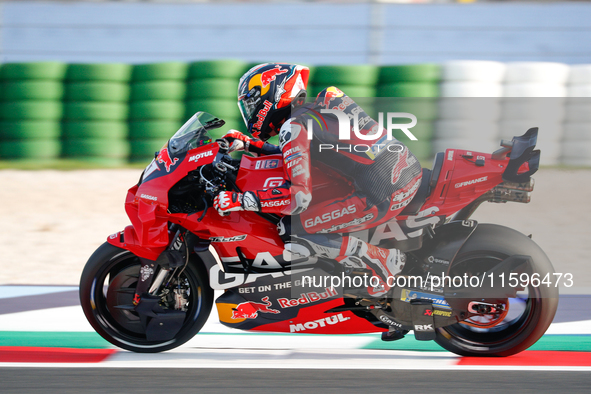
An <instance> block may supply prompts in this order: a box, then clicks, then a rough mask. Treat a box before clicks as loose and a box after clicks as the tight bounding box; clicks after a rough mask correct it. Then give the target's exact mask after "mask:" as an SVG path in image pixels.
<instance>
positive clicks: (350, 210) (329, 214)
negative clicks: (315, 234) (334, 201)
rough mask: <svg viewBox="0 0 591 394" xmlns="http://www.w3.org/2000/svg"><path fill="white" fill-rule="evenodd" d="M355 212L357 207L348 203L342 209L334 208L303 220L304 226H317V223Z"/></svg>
mask: <svg viewBox="0 0 591 394" xmlns="http://www.w3.org/2000/svg"><path fill="white" fill-rule="evenodd" d="M355 212H357V208H356V207H355V205H349V206H348V207H345V208H343V209H336V210H334V211H332V212H327V213H325V214H323V215H321V216H316V217H315V218H314V219H307V220H306V221H305V222H304V226H305V227H306V228H310V227H313V226H317V225H319V224H323V223H327V222H330V221H331V220H335V219H338V218H342V217H343V216H346V215H351V214H353V213H355Z"/></svg>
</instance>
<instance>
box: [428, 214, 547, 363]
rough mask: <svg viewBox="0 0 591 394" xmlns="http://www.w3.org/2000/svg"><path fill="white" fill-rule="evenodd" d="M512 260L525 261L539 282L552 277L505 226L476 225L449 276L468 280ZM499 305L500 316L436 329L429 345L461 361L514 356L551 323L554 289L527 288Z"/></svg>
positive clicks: (540, 257)
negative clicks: (528, 259)
mask: <svg viewBox="0 0 591 394" xmlns="http://www.w3.org/2000/svg"><path fill="white" fill-rule="evenodd" d="M514 255H526V256H531V257H532V261H533V273H537V274H539V275H540V277H541V278H544V276H545V275H546V274H550V276H552V273H553V272H554V269H553V268H552V264H551V263H550V261H549V260H548V257H547V256H546V254H545V253H544V252H543V251H542V250H541V249H540V247H539V246H538V245H536V244H535V243H534V242H533V241H532V240H531V239H530V238H528V237H526V236H525V235H523V234H521V233H519V232H517V231H515V230H512V229H509V228H507V227H502V226H497V225H491V224H482V225H479V226H478V227H477V228H476V230H475V231H474V233H473V234H472V236H471V237H470V238H469V239H468V240H467V241H466V243H465V244H464V246H463V247H462V249H461V250H460V251H459V252H458V255H457V256H456V258H455V260H454V262H453V265H452V266H451V267H450V271H449V276H452V277H453V276H456V275H459V276H463V275H464V274H465V273H467V274H468V276H470V277H471V276H478V275H482V274H483V273H484V272H486V271H487V270H488V269H491V268H492V267H494V266H495V265H497V264H499V263H500V262H501V261H503V260H504V259H506V258H508V257H510V256H514ZM530 277H531V275H530ZM497 279H498V278H497ZM507 285H508V284H507V282H505V286H507ZM498 286H500V282H499V284H498ZM477 292H478V289H475V299H477V297H478V293H477ZM499 302H500V303H502V304H504V305H505V309H506V310H505V311H499V312H498V313H491V314H489V315H482V316H478V317H472V318H470V319H467V320H466V321H464V322H460V323H458V324H453V325H451V326H447V327H442V328H439V329H438V331H437V338H436V339H435V341H436V342H437V343H438V344H439V345H440V346H442V347H443V348H445V349H447V350H449V351H451V352H454V353H456V354H460V355H462V356H510V355H513V354H516V353H519V352H521V351H523V350H525V349H527V348H528V347H530V346H531V345H533V344H534V343H535V342H536V341H537V340H538V339H540V337H541V336H542V335H544V333H545V332H546V330H547V329H548V327H549V326H550V323H552V320H553V319H554V315H555V313H556V309H557V307H558V288H556V287H554V284H552V285H551V286H547V285H543V284H542V285H540V286H531V285H529V286H526V287H524V289H523V291H519V292H518V293H517V295H516V297H514V298H505V299H502V300H499Z"/></svg>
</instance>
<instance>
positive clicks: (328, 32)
mask: <svg viewBox="0 0 591 394" xmlns="http://www.w3.org/2000/svg"><path fill="white" fill-rule="evenodd" d="M0 17H1V30H0V61H1V62H14V61H35V60H49V59H53V60H63V61H67V62H129V63H142V62H151V61H163V60H171V59H175V60H199V59H211V58H240V59H244V60H249V61H262V60H264V61H270V60H272V61H294V62H300V63H310V64H330V63H333V64H337V63H367V62H374V63H381V64H393V63H413V62H440V61H444V60H450V59H491V60H500V61H516V60H532V61H557V62H564V63H573V64H574V63H591V4H589V3H564V2H562V3H547V4H546V3H542V4H499V3H481V4H469V5H465V4H419V5H399V4H380V3H377V4H375V3H374V4H370V3H358V4H350V3H345V4H339V3H328V4H327V3H282V4H277V3H220V4H214V3H193V4H187V3H180V4H170V3H142V2H99V3H94V2H90V3H88V2H48V1H46V2H33V1H5V2H4V4H3V6H2V11H1V16H0Z"/></svg>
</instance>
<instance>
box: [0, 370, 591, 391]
mask: <svg viewBox="0 0 591 394" xmlns="http://www.w3.org/2000/svg"><path fill="white" fill-rule="evenodd" d="M0 382H1V388H0V392H2V393H37V392H39V393H41V392H43V393H47V392H59V393H64V394H69V393H76V394H79V393H101V394H104V393H156V392H169V393H228V392H229V391H236V392H238V393H261V394H266V393H269V394H276V393H327V392H332V393H356V394H357V393H402V392H409V393H430V392H434V393H483V392H484V393H503V392H504V393H556V392H563V393H589V390H590V386H591V374H590V373H581V372H547V371H532V372H512V371H506V372H503V373H497V372H491V371H426V372H425V371H391V370H387V371H384V370H373V371H368V370H361V371H356V372H354V371H350V370H345V371H343V370H285V369H265V370H261V369H238V370H230V369H174V370H170V369H154V368H150V369H114V370H106V369H98V368H77V369H65V368H58V369H54V368H4V369H0Z"/></svg>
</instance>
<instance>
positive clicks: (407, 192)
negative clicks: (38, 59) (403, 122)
mask: <svg viewBox="0 0 591 394" xmlns="http://www.w3.org/2000/svg"><path fill="white" fill-rule="evenodd" d="M326 110H329V111H326ZM337 111H338V112H340V114H339V113H337ZM343 114H345V115H346V117H344V118H343V116H342V115H343ZM339 119H340V120H343V119H346V121H347V123H346V128H344V127H343V130H341V129H340V128H339V127H340V126H341V127H342V125H340V124H339ZM341 123H343V122H341ZM347 131H348V133H347ZM233 133H236V132H233ZM230 134H231V133H230ZM230 134H228V135H227V136H229V137H231V138H232V139H234V144H236V143H237V142H236V140H240V141H241V142H242V144H244V147H245V148H246V149H247V150H248V151H250V152H255V153H258V154H273V153H281V154H282V156H283V169H284V178H285V182H284V183H283V185H281V186H279V187H273V188H269V189H264V190H256V191H247V192H245V193H244V195H238V194H237V193H232V192H226V193H228V195H224V196H223V197H222V198H219V199H217V206H216V208H218V211H220V213H223V211H225V210H224V209H220V207H221V205H222V199H223V200H224V201H227V202H228V204H229V205H228V209H227V210H228V211H229V210H235V209H246V210H258V211H262V212H267V213H275V214H281V215H287V216H285V217H284V218H283V219H282V220H281V222H280V224H279V232H280V235H281V237H282V239H283V241H284V242H285V243H286V246H285V248H286V251H288V252H289V253H288V254H290V253H291V255H292V257H293V258H298V257H306V255H308V256H310V255H316V256H324V257H327V258H331V259H336V260H338V261H340V262H342V263H344V264H348V265H356V266H358V267H363V268H368V269H370V270H372V271H373V272H374V273H375V274H376V275H377V277H378V278H380V279H381V283H380V284H379V285H378V286H376V287H375V288H372V289H368V291H369V292H370V294H371V295H381V294H383V293H384V292H385V291H387V290H388V289H389V287H391V284H392V281H389V280H388V278H390V277H392V276H393V275H395V274H397V273H398V272H400V271H401V269H402V268H403V266H404V255H403V254H402V253H401V252H399V251H398V250H396V249H391V250H388V249H383V248H379V247H377V246H374V245H370V244H368V243H366V242H364V241H362V240H360V239H358V238H356V237H353V236H350V235H349V236H341V235H340V234H342V233H352V232H356V231H360V230H364V229H367V228H371V227H375V226H377V225H380V224H382V223H385V222H387V221H389V220H392V219H393V218H395V217H396V216H397V215H398V214H399V213H400V212H401V211H402V210H403V209H404V208H405V207H406V206H407V205H408V204H409V203H410V201H411V200H412V198H413V197H414V195H415V194H416V191H417V190H418V188H419V186H420V182H421V174H422V170H421V166H420V163H419V162H418V160H417V159H416V158H415V157H414V155H413V154H412V153H410V151H409V150H408V148H406V147H405V146H404V145H403V144H401V143H400V142H399V141H397V140H395V139H392V138H388V136H386V135H384V134H383V130H381V129H380V127H379V124H378V123H377V122H376V121H375V120H373V119H372V118H371V117H369V116H368V115H367V114H366V113H365V112H364V111H363V109H362V108H361V107H360V106H359V105H357V104H356V103H355V102H354V101H353V100H352V99H351V98H349V97H348V96H346V95H345V94H344V93H343V92H341V91H340V90H338V89H337V88H334V87H330V88H327V89H325V90H324V91H322V92H321V93H320V94H319V95H318V97H317V99H316V101H315V102H314V103H311V104H306V105H304V106H302V107H299V108H297V109H296V110H294V111H293V112H292V116H291V118H290V119H289V120H287V121H286V122H285V123H284V124H283V125H282V127H281V129H280V132H279V146H278V147H275V146H274V145H271V144H269V143H263V142H262V141H260V140H253V139H250V138H249V137H247V136H244V137H240V136H238V135H237V134H234V135H230ZM241 135H242V134H241ZM373 135H376V138H375V139H373V140H371V139H370V138H371V137H372V136H373ZM242 136H243V135H242ZM343 136H345V137H346V138H343ZM376 139H377V141H376ZM238 144H240V142H238ZM230 194H231V195H230ZM232 204H233V207H234V208H233V207H232V206H231V205H232ZM388 282H389V283H388ZM389 285H390V286H389Z"/></svg>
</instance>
